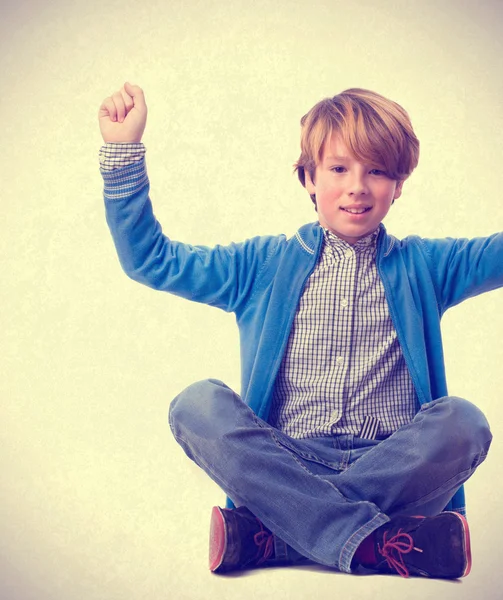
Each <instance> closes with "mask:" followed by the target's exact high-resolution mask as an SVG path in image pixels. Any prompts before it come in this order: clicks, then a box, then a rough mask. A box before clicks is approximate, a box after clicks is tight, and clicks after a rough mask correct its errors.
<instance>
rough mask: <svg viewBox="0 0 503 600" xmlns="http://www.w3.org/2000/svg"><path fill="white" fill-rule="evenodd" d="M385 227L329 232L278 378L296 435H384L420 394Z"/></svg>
mask: <svg viewBox="0 0 503 600" xmlns="http://www.w3.org/2000/svg"><path fill="white" fill-rule="evenodd" d="M144 155H145V147H144V145H143V144H141V143H139V144H111V143H110V144H106V145H105V146H103V147H102V148H101V151H100V166H101V168H102V169H103V170H105V171H111V170H114V169H117V168H120V167H124V166H127V165H129V164H131V163H133V162H135V161H139V160H141V159H142V158H143V156H144ZM377 233H378V231H375V232H373V233H372V234H370V235H369V236H367V237H366V238H364V239H362V240H360V241H359V242H357V243H356V244H355V245H353V246H350V245H349V244H347V243H346V242H345V241H343V240H341V239H339V238H338V237H337V236H336V235H334V234H333V233H332V232H330V231H328V230H324V234H325V239H324V243H323V248H322V251H321V254H320V258H319V261H318V264H317V266H316V268H315V269H314V271H313V273H312V274H311V276H310V277H309V279H308V281H307V283H306V286H305V288H304V291H303V294H302V297H301V298H300V302H299V306H298V308H297V312H296V315H295V319H294V323H293V326H292V330H291V332H290V337H289V340H288V345H287V349H286V352H285V355H284V357H283V361H282V364H281V367H280V370H279V373H278V376H277V378H276V382H275V387H274V390H273V403H272V409H271V415H270V422H271V424H272V425H274V426H275V427H277V428H278V429H281V430H282V431H284V432H285V433H286V434H288V435H290V436H291V437H294V438H312V437H320V436H332V435H340V434H354V435H358V436H360V437H364V438H367V439H375V438H376V437H385V436H388V435H390V434H391V433H393V432H394V431H395V430H396V429H398V428H399V427H401V426H402V425H405V424H406V423H409V422H410V421H411V420H412V418H413V417H414V415H415V413H416V412H417V398H416V393H415V390H414V386H413V384H412V380H411V378H410V375H409V372H408V369H407V366H406V364H405V360H404V357H403V354H402V351H401V348H400V345H399V343H398V339H397V335H396V331H395V328H394V326H393V323H392V321H391V317H390V315H389V312H388V305H387V302H386V298H385V295H384V288H383V285H382V282H381V280H380V278H379V275H378V273H377V267H376V262H375V255H376V241H377Z"/></svg>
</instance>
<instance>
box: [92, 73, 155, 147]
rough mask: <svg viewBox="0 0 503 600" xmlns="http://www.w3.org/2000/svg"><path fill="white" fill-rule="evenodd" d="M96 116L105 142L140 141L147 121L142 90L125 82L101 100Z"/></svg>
mask: <svg viewBox="0 0 503 600" xmlns="http://www.w3.org/2000/svg"><path fill="white" fill-rule="evenodd" d="M98 118H99V123H100V131H101V135H102V137H103V140H104V141H105V142H129V143H131V142H141V138H142V135H143V132H144V130H145V125H146V123H147V105H146V104H145V96H144V95H143V90H142V89H141V88H140V87H138V86H137V85H131V84H130V83H127V82H126V83H125V84H124V87H122V88H121V89H120V90H119V91H118V92H115V94H113V95H112V96H109V97H108V98H105V100H103V102H102V104H101V106H100V110H99V113H98Z"/></svg>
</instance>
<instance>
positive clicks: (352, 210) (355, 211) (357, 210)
mask: <svg viewBox="0 0 503 600" xmlns="http://www.w3.org/2000/svg"><path fill="white" fill-rule="evenodd" d="M371 208H372V207H371V206H361V207H359V208H352V207H347V208H344V207H343V206H341V210H344V211H346V212H348V213H350V214H352V215H362V214H363V213H366V212H368V211H369V210H370V209H371Z"/></svg>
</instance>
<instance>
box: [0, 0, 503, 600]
mask: <svg viewBox="0 0 503 600" xmlns="http://www.w3.org/2000/svg"><path fill="white" fill-rule="evenodd" d="M502 34H503V4H502V3H501V2H500V1H488V0H480V1H477V0H462V1H457V2H456V1H454V0H451V1H445V0H444V1H442V0H440V1H433V0H426V1H423V2H420V3H419V2H416V1H410V2H405V1H402V2H400V1H392V0H383V1H380V2H379V1H375V2H365V1H362V2H358V1H356V2H342V1H338V0H332V1H329V0H325V1H322V0H313V1H312V2H306V3H301V2H296V1H294V0H276V1H274V2H273V1H271V2H266V1H265V0H256V1H255V2H253V3H252V2H244V1H243V0H238V1H235V2H232V1H231V2H215V1H213V0H209V1H206V2H203V1H199V2H196V1H194V0H186V1H184V2H183V1H181V0H172V1H162V0H157V1H150V0H145V1H144V2H138V1H137V2H132V1H131V0H121V2H119V1H117V0H107V1H106V2H100V3H98V2H96V0H88V1H84V0H82V1H80V2H78V1H74V2H72V1H71V0H67V1H65V2H63V1H62V0H57V1H54V2H42V1H36V0H17V1H14V0H8V1H7V2H5V0H2V5H1V18H0V50H1V51H0V75H1V78H0V81H1V84H0V86H1V94H0V130H1V132H2V135H1V138H0V139H1V147H2V160H1V161H0V181H1V189H2V197H1V205H2V220H1V225H0V228H1V236H0V252H1V266H2V274H3V282H2V286H1V288H0V299H1V307H2V309H1V311H0V345H1V348H2V369H1V375H0V411H1V412H0V419H1V421H0V422H1V426H0V435H1V448H2V450H1V454H0V460H1V463H0V498H1V499H0V598H2V600H4V599H5V600H28V599H36V600H76V599H82V600H98V599H100V600H101V599H104V600H115V599H121V600H136V599H140V598H142V599H144V598H146V599H149V600H157V599H158V598H159V599H160V598H173V599H179V598H181V599H188V600H195V599H199V598H224V599H225V598H229V599H230V598H233V599H234V598H243V599H247V598H250V597H252V595H255V594H257V595H259V596H261V597H264V598H275V599H276V600H278V599H282V598H290V599H292V600H293V599H296V598H308V597H311V596H320V597H327V598H328V597H333V596H334V594H337V595H339V594H341V593H344V594H345V596H346V597H347V598H356V597H358V598H393V597H400V598H403V597H407V598H431V597H435V596H436V595H437V594H440V595H441V596H442V597H449V598H451V597H452V598H454V597H456V598H495V597H496V596H497V594H498V593H499V587H500V584H499V582H498V581H497V575H496V573H498V571H499V553H500V550H499V546H500V539H501V537H502V536H503V528H502V527H503V526H502V524H501V519H500V518H499V517H498V516H497V514H498V513H497V511H499V509H500V506H501V501H500V499H499V494H501V493H502V492H503V484H502V482H501V478H500V477H499V473H500V468H499V466H500V464H501V461H502V459H503V447H502V443H501V441H500V440H501V437H502V435H503V430H502V425H501V421H502V417H503V409H502V408H501V387H502V383H503V380H502V375H501V364H502V360H503V351H502V349H501V337H502V333H503V330H502V318H501V313H502V310H501V301H502V298H503V296H502V294H501V292H493V293H491V294H488V295H486V296H484V297H481V298H477V299H474V300H472V301H470V302H468V303H466V304H465V305H463V306H460V307H458V308H455V309H453V310H452V311H451V313H450V314H449V315H447V317H446V319H445V326H444V332H445V349H446V359H447V367H448V376H449V382H450V390H451V392H452V393H454V394H457V395H459V396H465V397H467V398H469V399H471V400H472V401H474V402H475V403H477V404H478V405H479V406H480V407H481V408H482V409H483V410H484V411H485V412H486V414H487V416H488V418H489V420H490V422H491V423H492V426H493V431H494V434H495V441H494V443H493V449H492V453H491V455H490V456H489V458H488V460H487V462H486V464H484V465H483V466H482V467H481V469H480V472H479V473H477V474H476V476H475V477H474V479H473V480H472V481H470V482H469V484H468V485H467V495H468V502H469V507H468V508H469V517H470V523H471V525H472V542H473V547H474V567H473V572H472V575H470V577H469V578H468V579H466V580H464V581H463V583H462V584H461V585H455V584H447V583H442V582H434V581H431V582H430V581H417V580H415V581H401V580H399V579H398V578H393V577H387V578H382V577H379V578H378V577H374V578H356V577H348V576H343V575H337V574H333V573H328V572H326V571H323V570H316V569H312V570H309V569H304V570H285V569H283V570H281V569H280V570H275V571H269V572H256V573H253V575H247V576H244V577H240V578H227V579H223V578H219V577H216V576H211V575H210V574H209V573H208V571H207V566H206V543H207V542H206V539H207V528H208V519H209V510H210V508H211V506H212V505H213V504H218V503H220V502H222V500H223V495H222V493H221V492H220V491H219V490H218V489H217V488H216V487H215V486H214V484H213V483H211V482H210V481H208V480H207V479H206V478H205V477H204V476H203V474H202V473H200V472H199V471H198V469H197V468H196V467H195V466H193V465H192V464H191V463H190V462H189V461H188V459H186V458H185V456H184V455H183V453H182V451H181V449H179V448H178V446H177V445H176V443H175V442H174V441H173V440H172V438H171V436H170V434H169V431H168V428H167V421H166V414H167V408H168V404H169V400H170V399H171V398H172V397H173V396H175V395H176V394H177V393H178V391H180V390H181V389H182V388H183V387H185V386H186V385H188V384H189V383H191V382H192V381H194V380H197V379H201V378H204V377H218V378H220V379H223V380H224V381H226V382H227V383H228V384H229V385H231V386H232V387H234V388H238V386H239V361H238V339H237V332H236V329H235V325H234V321H233V318H232V317H231V316H229V315H225V314H221V313H220V312H219V311H217V310H215V309H211V308H207V307H204V306H199V305H192V304H190V303H187V302H184V301H182V300H179V299H177V298H173V297H169V296H167V295H163V294H160V293H155V292H153V291H151V290H149V289H147V288H143V287H141V286H139V285H138V284H135V283H133V282H132V281H130V280H129V279H127V278H126V277H125V276H124V275H123V273H122V272H121V270H120V267H119V264H118V261H117V258H116V256H115V252H114V249H113V245H112V242H111V239H110V236H109V234H108V230H107V227H106V224H105V220H104V211H103V204H102V197H101V194H102V189H101V188H102V184H101V178H100V175H99V172H98V162H97V153H98V149H99V146H100V145H101V138H100V134H99V130H98V125H97V110H98V107H99V104H100V103H101V100H102V99H103V98H104V97H105V96H108V95H109V94H111V93H112V92H113V91H115V90H116V89H118V88H119V87H120V86H121V85H122V84H123V82H124V81H126V80H129V81H132V82H135V83H138V84H139V85H141V86H142V87H143V88H144V90H145V94H146V98H147V103H148V106H149V118H148V123H147V129H146V134H145V137H144V141H145V143H146V146H147V149H148V153H147V160H148V169H149V174H150V178H151V182H152V198H153V202H154V206H155V210H156V214H157V216H158V217H159V219H160V220H161V222H162V223H163V226H164V229H165V230H166V232H168V233H169V234H170V236H171V237H173V238H175V239H180V240H183V241H188V242H191V243H204V244H214V243H217V242H220V243H226V242H228V241H230V240H236V241H239V240H240V239H243V238H245V237H249V236H252V235H256V234H260V233H279V232H285V233H288V234H290V233H293V232H294V231H295V230H296V229H297V227H298V226H299V225H300V224H302V223H304V222H306V221H311V220H314V219H315V213H314V211H313V209H312V204H311V201H310V200H309V197H308V195H307V193H306V192H305V190H303V189H302V188H301V186H300V185H299V183H298V181H297V180H296V177H294V176H292V164H293V162H294V161H295V160H296V159H297V156H298V148H299V141H298V137H299V119H300V117H301V116H302V115H303V114H304V113H305V112H306V111H307V110H308V109H309V108H310V107H311V106H312V105H313V104H314V103H315V102H317V101H318V100H319V99H321V98H322V97H324V96H328V95H333V94H335V93H338V92H340V91H342V90H343V89H345V88H347V87H351V86H359V87H366V88H370V89H374V90H375V91H378V92H380V93H382V94H384V95H387V96H389V97H391V98H393V99H395V100H396V101H398V102H400V103H401V104H402V105H403V106H404V107H405V108H406V109H407V110H408V111H409V114H410V115H411V118H412V121H413V124H414V126H415V129H416V132H417V134H418V136H419V138H420V140H421V143H422V156H421V160H420V165H419V167H418V169H417V171H416V172H415V173H414V174H413V176H412V178H411V180H410V181H409V182H407V183H406V185H405V187H404V194H403V196H402V198H400V200H399V201H397V202H396V203H395V206H394V207H393V208H392V210H391V213H390V215H389V216H388V218H387V221H386V225H387V227H388V230H389V231H391V232H392V233H394V234H395V235H397V236H404V235H407V234H409V233H418V234H421V235H424V236H428V237H434V236H446V235H450V236H475V235H486V234H489V233H492V232H493V231H496V230H500V229H502V228H503V209H502V200H501V189H502V186H503V180H502V168H501V165H502V159H503V143H502V139H503V138H502V135H501V131H502V129H503V103H502V98H503V82H502V78H501V73H502V72H503V43H502V41H501V40H502V39H503V38H502Z"/></svg>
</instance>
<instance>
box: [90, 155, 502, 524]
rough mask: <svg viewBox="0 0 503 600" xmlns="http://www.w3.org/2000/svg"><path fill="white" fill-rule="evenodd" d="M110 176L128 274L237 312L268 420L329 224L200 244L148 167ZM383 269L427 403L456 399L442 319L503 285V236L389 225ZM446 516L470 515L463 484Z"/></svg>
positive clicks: (383, 236)
mask: <svg viewBox="0 0 503 600" xmlns="http://www.w3.org/2000/svg"><path fill="white" fill-rule="evenodd" d="M102 175H103V179H104V183H105V193H104V196H105V207H106V216H107V222H108V225H109V228H110V231H111V233H112V237H113V240H114V243H115V246H116V249H117V253H118V256H119V260H120V262H121V265H122V267H123V269H124V271H125V272H126V274H127V275H128V276H129V277H131V278H132V279H134V280H135V281H138V282H140V283H143V284H145V285H147V286H149V287H152V288H154V289H157V290H163V291H166V292H171V293H173V294H176V295H178V296H182V297H184V298H187V299H189V300H193V301H196V302H203V303H206V304H209V305H212V306H216V307H219V308H221V309H223V310H225V311H228V312H234V313H235V315H236V320H237V324H238V327H239V333H240V345H241V396H242V398H243V400H244V401H245V402H246V403H247V404H248V405H249V406H250V407H251V408H252V409H253V410H254V411H255V413H256V414H257V415H258V416H259V417H261V418H262V419H264V420H267V419H268V415H269V409H270V406H271V398H272V389H273V384H274V380H275V378H276V375H277V372H278V369H279V366H280V363H281V360H282V357H283V354H284V351H285V348H286V344H287V341H288V337H289V333H290V329H291V325H292V322H293V319H294V315H295V311H296V308H297V304H298V301H299V298H300V296H301V294H302V290H303V287H304V284H305V282H306V280H307V278H308V277H309V275H310V273H311V272H312V271H313V269H314V267H315V265H316V262H317V260H318V257H319V253H320V249H321V246H322V240H323V230H322V228H321V227H320V225H319V223H309V224H307V225H304V226H302V227H301V228H300V229H299V230H298V231H297V233H296V234H295V235H294V236H292V237H291V238H287V237H286V236H284V235H279V236H259V237H254V238H252V239H249V240H246V241H244V242H242V243H237V244H235V243H233V244H230V245H228V246H215V247H213V248H209V247H205V246H192V245H189V244H184V243H180V242H176V241H173V240H170V239H169V238H168V237H166V236H165V235H164V234H163V232H162V229H161V226H160V224H159V222H158V221H157V220H156V218H155V216H154V213H153V210H152V205H151V202H150V199H149V181H148V177H147V173H146V167H145V161H144V160H142V161H141V162H139V163H136V164H134V165H130V166H128V167H124V168H121V169H117V170H115V171H110V172H106V171H102ZM376 261H377V269H378V272H379V275H380V277H381V280H382V282H383V285H384V290H385V294H386V299H387V301H388V306H389V311H390V315H391V318H392V320H393V323H394V326H395V328H396V332H397V336H398V339H399V341H400V344H401V347H402V351H403V354H404V357H405V361H406V363H407V366H408V368H409V371H410V375H411V377H412V381H413V383H414V387H415V389H416V392H417V396H418V399H419V403H420V404H421V405H422V404H425V403H426V402H430V401H431V400H434V399H436V398H440V397H442V396H446V395H447V384H446V377H445V368H444V357H443V350H442V339H441V331H440V320H441V317H442V315H443V314H444V312H445V311H446V310H447V309H448V308H450V307H451V306H454V305H456V304H458V303H459V302H462V301H463V300H465V299H466V298H469V297H471V296H475V295H477V294H480V293H482V292H486V291H489V290H493V289H495V288H498V287H501V286H503V234H502V233H498V234H494V235H492V236H490V237H485V238H475V239H471V240H468V239H452V238H446V239H435V240H433V239H423V238H420V237H417V236H410V237H407V238H405V239H403V240H398V239H396V238H395V237H393V236H391V235H389V234H388V233H387V232H386V229H385V228H384V226H383V225H382V224H381V225H380V231H379V236H378V240H377V257H376ZM446 510H457V511H458V512H461V513H463V514H464V513H465V506H464V491H463V486H461V488H460V489H459V490H458V491H457V492H456V494H455V496H454V497H453V498H452V500H451V501H450V503H449V505H448V506H447V507H446Z"/></svg>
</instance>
